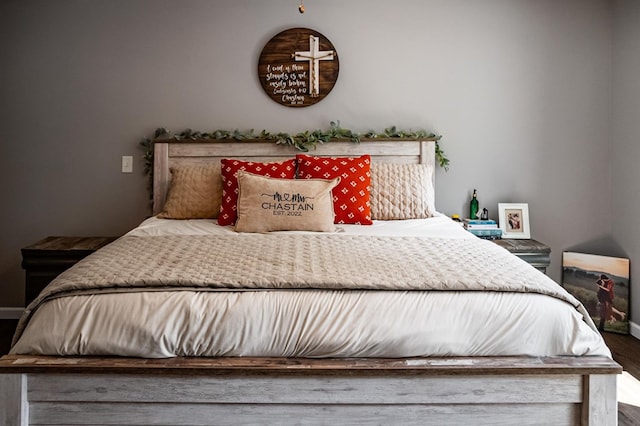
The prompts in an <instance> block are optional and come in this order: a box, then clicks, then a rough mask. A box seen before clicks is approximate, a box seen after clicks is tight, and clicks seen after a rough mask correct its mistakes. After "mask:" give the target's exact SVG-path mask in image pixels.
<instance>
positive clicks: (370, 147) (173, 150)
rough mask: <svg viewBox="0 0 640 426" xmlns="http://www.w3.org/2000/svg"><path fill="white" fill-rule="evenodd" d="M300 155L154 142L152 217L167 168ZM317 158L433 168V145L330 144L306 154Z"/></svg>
mask: <svg viewBox="0 0 640 426" xmlns="http://www.w3.org/2000/svg"><path fill="white" fill-rule="evenodd" d="M299 153H301V151H299V150H297V149H296V148H294V147H293V146H291V145H278V144H276V143H274V142H273V141H266V140H251V141H232V140H226V139H225V140H210V139H203V140H189V141H185V140H174V139H168V140H157V141H155V143H154V170H153V214H154V215H155V214H158V213H159V212H160V211H162V207H163V206H164V202H165V200H166V197H167V192H168V191H169V184H170V181H171V173H170V168H171V167H172V166H173V165H177V164H204V163H211V162H214V161H220V159H222V158H238V159H242V160H253V161H279V160H283V159H286V158H291V157H292V156H295V155H296V154H299ZM308 154H309V155H321V156H358V155H364V154H369V155H371V160H372V161H373V162H387V163H414V164H418V163H419V164H426V165H429V166H431V167H434V168H435V142H434V141H416V140H370V141H361V142H360V143H354V142H351V141H332V142H328V143H324V144H321V145H318V146H317V148H316V149H312V150H311V151H309V152H308Z"/></svg>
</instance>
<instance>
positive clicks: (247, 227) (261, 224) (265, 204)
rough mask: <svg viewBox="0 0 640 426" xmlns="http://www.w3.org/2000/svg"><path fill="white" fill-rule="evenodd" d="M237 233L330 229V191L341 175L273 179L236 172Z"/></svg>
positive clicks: (323, 230) (331, 209)
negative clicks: (334, 176) (324, 177)
mask: <svg viewBox="0 0 640 426" xmlns="http://www.w3.org/2000/svg"><path fill="white" fill-rule="evenodd" d="M237 178H238V187H239V189H240V192H239V194H238V209H237V213H238V220H237V221H236V228H235V230H236V231H237V232H270V231H317V232H333V231H335V225H334V224H333V217H334V214H333V197H332V195H331V190H332V189H333V188H334V187H335V186H336V185H337V184H338V182H340V178H335V179H332V180H324V179H293V180H292V179H274V178H268V177H264V176H259V175H254V174H251V173H247V172H245V171H243V170H240V171H239V172H238V173H237Z"/></svg>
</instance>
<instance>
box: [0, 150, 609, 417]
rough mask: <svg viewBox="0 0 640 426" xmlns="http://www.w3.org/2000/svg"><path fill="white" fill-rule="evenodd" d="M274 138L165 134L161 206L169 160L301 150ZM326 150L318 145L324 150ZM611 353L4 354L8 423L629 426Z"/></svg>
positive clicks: (422, 155)
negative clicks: (621, 422) (621, 415)
mask: <svg viewBox="0 0 640 426" xmlns="http://www.w3.org/2000/svg"><path fill="white" fill-rule="evenodd" d="M434 145H435V144H434V142H429V141H426V142H424V141H423V142H421V141H377V140H376V141H367V142H361V143H360V144H354V143H351V142H330V143H328V144H325V145H321V146H319V148H318V150H317V153H318V154H319V155H361V154H364V153H368V154H371V155H372V157H373V159H374V161H394V162H409V163H424V164H429V165H432V166H433V165H434ZM295 153H296V151H295V150H294V149H293V148H292V147H290V146H282V145H275V144H274V143H273V142H265V141H261V142H260V141H254V142H229V141H223V142H220V141H210V140H208V141H189V142H182V141H170V140H169V141H158V142H156V144H155V157H154V158H155V168H154V189H155V191H154V213H157V212H158V211H159V209H160V208H161V206H162V205H163V203H164V200H165V198H166V194H167V190H168V185H169V182H170V173H169V168H170V167H171V165H173V164H178V163H198V162H205V161H211V160H212V159H216V158H223V157H234V158H246V159H256V160H269V159H271V160H275V159H276V158H287V157H291V156H292V155H295ZM313 153H315V152H313ZM621 371H622V368H621V367H620V365H618V364H617V363H615V362H614V361H612V360H610V359H608V358H605V357H544V358H541V357H475V358H462V357H453V358H402V359H360V358H354V359H300V358H172V359H161V360H150V359H134V358H117V357H109V358H96V357H51V356H26V355H20V356H17V355H7V356H4V357H2V358H0V425H7V426H13V425H44V424H51V425H53V424H57V425H61V424H65V425H71V424H81V425H89V424H118V425H125V424H126V425H160V424H170V425H210V424H219V425H225V424H228V425H237V424H277V425H287V424H341V425H342V424H403V425H444V424H446V425H469V424H473V425H514V424H517V425H534V424H536V425H539V424H545V425H546V424H549V425H551V424H552V425H577V424H580V425H611V426H614V425H617V398H616V376H617V374H619V373H620V372H621Z"/></svg>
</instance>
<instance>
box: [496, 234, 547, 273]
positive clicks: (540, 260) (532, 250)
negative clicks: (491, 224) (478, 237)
mask: <svg viewBox="0 0 640 426" xmlns="http://www.w3.org/2000/svg"><path fill="white" fill-rule="evenodd" d="M492 241H493V242H494V243H496V244H498V245H499V246H501V247H504V248H505V249H507V250H509V251H510V252H511V253H513V254H515V255H516V256H518V257H519V258H521V259H522V260H524V261H526V262H527V263H529V264H531V265H532V266H534V267H535V268H536V269H539V270H540V271H542V272H544V273H546V272H547V267H548V266H549V263H550V262H551V248H549V246H547V245H546V244H543V243H541V242H539V241H536V240H521V239H511V238H509V239H507V238H503V239H501V240H492Z"/></svg>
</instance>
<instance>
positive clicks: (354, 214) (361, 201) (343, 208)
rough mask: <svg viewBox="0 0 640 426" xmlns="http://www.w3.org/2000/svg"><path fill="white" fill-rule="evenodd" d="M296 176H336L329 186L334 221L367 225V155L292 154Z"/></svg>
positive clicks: (368, 220)
mask: <svg viewBox="0 0 640 426" xmlns="http://www.w3.org/2000/svg"><path fill="white" fill-rule="evenodd" d="M296 160H297V162H298V177H299V178H301V179H311V178H316V179H333V178H335V177H338V176H340V178H341V180H340V183H339V184H338V186H336V187H335V188H333V209H334V212H335V214H336V218H335V223H353V224H358V225H371V224H372V223H373V222H372V221H371V204H370V203H369V188H370V187H371V156H369V155H363V156H361V157H313V156H310V155H303V154H298V155H296Z"/></svg>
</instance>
